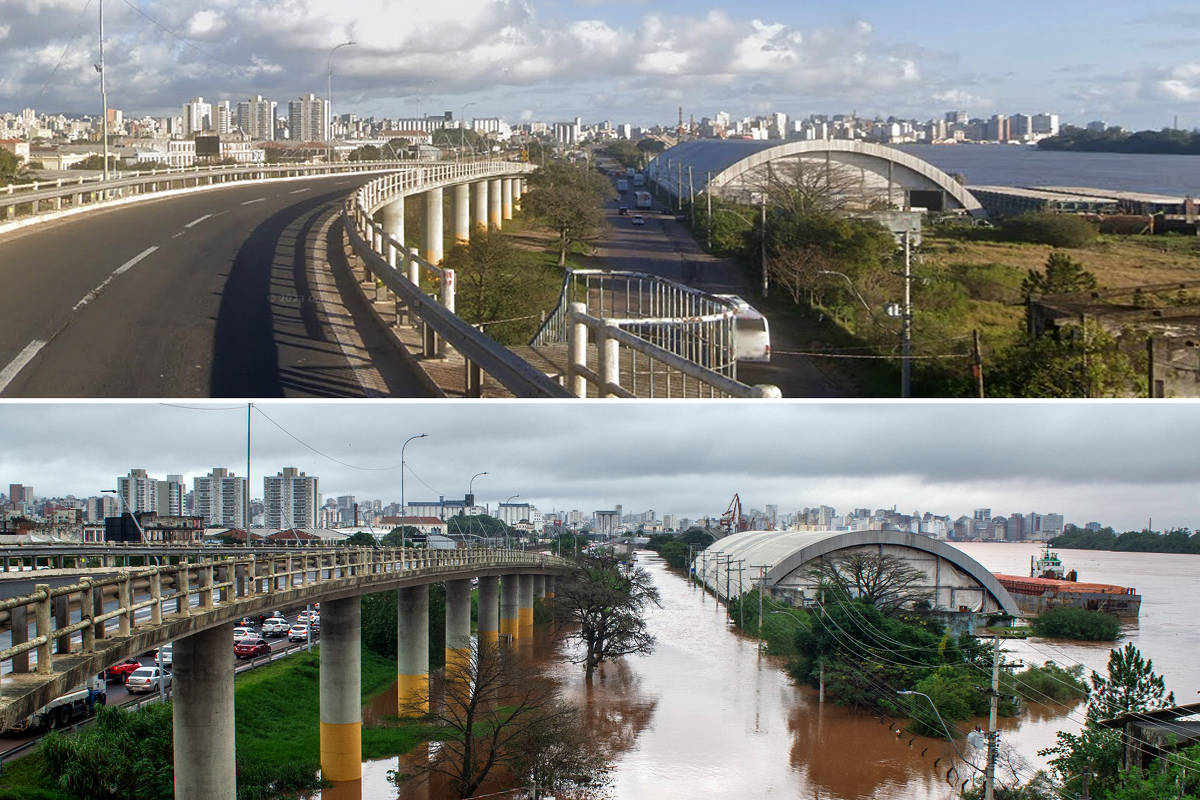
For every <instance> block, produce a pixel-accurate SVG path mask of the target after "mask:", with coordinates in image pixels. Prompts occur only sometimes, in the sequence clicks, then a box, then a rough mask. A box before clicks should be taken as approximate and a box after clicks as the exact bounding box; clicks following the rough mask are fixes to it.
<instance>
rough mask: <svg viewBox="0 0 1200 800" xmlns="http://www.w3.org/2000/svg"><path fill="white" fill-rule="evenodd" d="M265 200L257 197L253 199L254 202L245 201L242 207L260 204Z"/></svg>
mask: <svg viewBox="0 0 1200 800" xmlns="http://www.w3.org/2000/svg"><path fill="white" fill-rule="evenodd" d="M266 199H267V198H265V197H258V198H255V199H254V200H247V201H246V202H244V203H242V205H244V206H248V205H250V204H251V203H261V202H262V201H263V200H266Z"/></svg>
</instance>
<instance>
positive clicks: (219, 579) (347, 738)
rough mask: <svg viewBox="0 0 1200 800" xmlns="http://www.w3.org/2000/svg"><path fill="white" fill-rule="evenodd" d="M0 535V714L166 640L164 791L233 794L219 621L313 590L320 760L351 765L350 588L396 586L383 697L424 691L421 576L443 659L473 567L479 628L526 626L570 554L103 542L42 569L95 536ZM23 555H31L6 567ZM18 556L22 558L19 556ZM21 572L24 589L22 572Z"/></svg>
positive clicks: (351, 775)
mask: <svg viewBox="0 0 1200 800" xmlns="http://www.w3.org/2000/svg"><path fill="white" fill-rule="evenodd" d="M46 550H47V548H45V547H41V548H38V549H37V552H36V553H31V552H30V551H28V550H26V549H24V548H18V547H8V548H0V557H2V558H3V564H4V566H5V570H6V571H5V572H4V573H0V596H2V597H4V599H2V600H0V647H2V648H3V649H0V729H3V728H7V727H9V726H11V725H12V724H13V723H14V722H15V721H18V720H21V719H24V718H25V717H26V716H28V715H29V714H31V713H33V712H34V711H35V710H36V709H38V708H40V707H42V706H44V705H46V704H47V703H48V702H49V701H50V700H52V699H54V698H55V697H58V696H60V695H62V694H65V693H66V692H68V691H70V690H72V689H75V688H76V687H78V686H80V685H82V684H83V683H84V681H85V680H86V679H87V678H88V677H89V676H92V675H95V674H97V673H99V672H102V671H103V670H104V669H105V668H106V667H108V666H109V665H111V664H114V663H117V662H119V661H121V660H122V659H124V658H128V657H130V656H136V655H138V654H140V653H143V652H145V651H147V650H150V649H153V648H155V647H157V646H159V645H162V644H166V643H167V642H174V643H175V645H174V654H173V662H174V664H173V673H174V680H173V684H174V689H173V691H174V708H173V727H174V760H175V797H176V798H177V800H202V799H203V800H211V799H212V798H222V799H226V800H233V798H234V797H235V796H236V779H235V772H234V765H235V763H236V754H235V752H234V714H233V673H234V670H233V658H232V656H231V652H230V651H231V647H232V639H231V636H230V633H231V628H232V626H233V623H234V622H235V621H236V620H238V619H240V618H241V617H243V616H256V615H258V614H260V613H265V612H269V611H271V610H273V609H277V608H287V607H295V606H300V605H305V604H309V603H313V602H320V603H321V622H322V624H321V629H322V633H321V639H322V647H321V655H320V707H321V722H320V725H321V770H322V774H323V775H324V777H326V778H327V779H329V780H334V781H346V780H356V779H358V778H360V777H361V760H362V759H361V729H362V716H361V707H360V702H361V700H360V691H361V683H360V663H359V659H360V655H359V645H360V639H361V632H360V623H361V618H360V610H359V596H360V595H363V594H367V593H370V592H379V591H385V590H395V591H396V592H397V601H396V602H397V612H398V613H397V618H398V634H399V635H398V640H399V641H398V656H397V665H396V673H397V678H398V691H397V708H398V709H400V708H403V707H404V706H406V705H407V704H408V703H409V702H410V701H412V700H413V699H414V698H421V697H422V696H427V695H425V691H427V687H428V679H429V678H428V675H429V646H428V629H429V584H431V583H439V582H444V583H445V584H446V658H447V660H448V661H450V662H453V661H455V660H461V659H464V658H467V657H469V653H470V647H471V582H472V579H478V581H479V624H478V636H479V639H480V641H481V642H496V641H498V640H499V639H500V637H501V636H504V637H506V638H508V637H511V639H512V640H514V641H516V642H518V643H519V642H521V641H523V640H526V639H531V638H532V635H533V601H534V598H535V597H542V596H545V597H552V596H553V594H554V587H555V582H556V580H557V578H559V577H562V576H565V575H567V574H569V573H570V571H571V569H572V567H571V564H570V562H568V561H566V560H564V559H560V558H556V557H553V556H543V555H540V554H534V553H526V552H523V551H519V550H493V549H462V550H414V549H394V548H346V547H343V548H338V549H317V548H303V549H299V548H297V549H295V550H281V548H269V549H268V548H263V549H247V548H230V550H231V551H233V552H229V553H227V552H221V553H218V554H217V555H216V557H214V555H213V554H212V553H211V552H207V551H212V550H213V548H170V547H164V548H158V549H157V553H158V558H159V560H160V561H163V562H170V563H163V564H162V565H160V566H152V567H136V566H129V562H130V559H131V557H136V556H137V555H138V553H134V552H126V551H125V550H123V549H121V548H117V547H114V548H109V552H107V553H104V554H102V555H100V556H99V558H100V559H102V561H101V563H102V564H103V566H100V567H92V568H83V569H79V568H69V569H61V568H60V569H55V568H41V567H40V564H39V562H40V561H42V560H45V561H46V563H47V565H49V566H53V565H58V566H61V565H62V564H63V563H64V561H72V562H74V563H79V560H80V559H85V558H97V555H96V548H95V547H90V548H81V547H75V548H72V547H71V546H65V547H63V546H59V547H56V548H54V552H53V553H50V552H45V551H46ZM31 555H33V556H34V563H33V569H32V570H30V569H25V568H23V567H22V568H21V569H19V570H18V571H15V572H14V571H9V568H10V567H12V566H14V562H17V563H18V564H23V561H24V559H25V558H29V557H30V556H31ZM18 559H20V561H18ZM31 582H32V583H33V586H32V591H30V583H31Z"/></svg>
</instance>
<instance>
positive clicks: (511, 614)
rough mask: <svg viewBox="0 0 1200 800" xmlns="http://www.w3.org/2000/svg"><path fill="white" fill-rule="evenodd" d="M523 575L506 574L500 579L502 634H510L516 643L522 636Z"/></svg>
mask: <svg viewBox="0 0 1200 800" xmlns="http://www.w3.org/2000/svg"><path fill="white" fill-rule="evenodd" d="M520 609H521V576H519V575H515V574H514V575H505V576H504V577H503V578H501V579H500V635H501V636H509V637H511V638H512V641H513V643H514V644H515V643H516V641H517V638H518V637H519V636H520V630H519V628H520V615H521V612H520Z"/></svg>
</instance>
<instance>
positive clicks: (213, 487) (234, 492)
mask: <svg viewBox="0 0 1200 800" xmlns="http://www.w3.org/2000/svg"><path fill="white" fill-rule="evenodd" d="M245 497H246V479H245V478H239V477H237V476H236V475H234V474H233V473H231V472H230V471H229V470H227V469H225V468H223V467H214V468H213V470H212V472H210V473H208V474H207V475H205V476H204V477H202V478H193V479H192V513H193V514H195V515H196V516H198V517H203V519H204V522H205V524H206V525H209V526H211V527H220V528H245V527H246V518H245V517H246V515H245Z"/></svg>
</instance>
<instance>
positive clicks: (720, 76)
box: [0, 0, 1200, 129]
mask: <svg viewBox="0 0 1200 800" xmlns="http://www.w3.org/2000/svg"><path fill="white" fill-rule="evenodd" d="M84 8H85V4H84V2H75V1H74V0H39V2H20V3H18V2H15V0H0V9H3V10H4V11H5V23H4V24H3V25H0V41H2V42H4V44H5V47H4V49H3V54H2V55H0V75H3V76H4V77H2V78H0V104H3V105H5V106H6V107H7V106H10V105H11V106H12V108H13V110H16V109H19V108H21V107H26V106H32V107H37V108H41V109H59V110H78V111H80V112H86V111H88V110H89V109H91V106H94V105H98V90H97V87H96V75H95V72H94V70H93V69H92V63H93V62H94V61H96V60H97V55H98V53H97V52H96V49H97V48H96V34H95V28H96V19H95V13H94V12H95V8H93V7H90V5H89V6H88V8H89V11H88V13H87V14H86V15H85V14H83V9H84ZM272 12H273V7H272V6H270V5H269V4H267V3H266V2H265V1H263V0H251V1H250V2H247V3H243V4H238V5H237V6H225V7H217V8H206V9H204V10H200V11H196V10H195V7H194V6H191V5H189V4H183V3H181V2H179V1H178V0H157V2H150V3H147V4H144V5H143V6H142V7H141V8H140V9H139V10H137V11H135V10H134V9H133V8H131V7H129V6H125V5H122V4H110V6H109V7H108V9H107V12H106V21H105V24H106V36H107V42H108V46H107V47H106V53H105V56H106V69H107V78H108V88H109V103H110V105H111V106H112V107H117V108H128V109H131V110H136V111H138V112H139V113H156V112H158V113H161V112H164V111H167V110H168V109H177V108H178V102H179V99H180V98H185V97H191V96H198V95H204V96H209V95H212V96H213V99H214V100H221V99H229V100H233V101H237V100H238V99H244V98H245V97H246V96H253V95H256V94H263V95H266V96H270V97H273V98H274V99H276V100H281V101H284V100H287V99H290V98H294V97H296V96H300V95H303V94H306V93H308V92H311V91H314V90H315V91H317V92H322V90H323V89H324V88H325V81H326V78H327V68H328V67H329V64H330V63H331V62H330V61H329V58H328V56H329V51H330V49H331V48H332V47H333V46H334V45H336V44H338V43H340V42H342V41H346V40H349V39H353V40H355V41H356V42H357V44H356V45H355V46H353V47H348V48H343V49H342V50H341V51H339V52H338V53H337V54H336V56H335V57H334V59H333V61H332V64H333V72H334V90H335V91H334V111H335V113H356V114H359V115H363V116H370V115H373V116H392V117H408V116H416V115H417V114H418V110H419V112H420V113H426V112H431V111H432V112H440V111H442V110H453V111H455V112H456V116H457V115H458V114H457V112H458V111H459V110H460V109H461V108H463V107H464V106H466V105H468V104H473V105H474V108H475V113H476V114H479V115H483V116H500V117H504V118H506V119H510V120H513V121H514V122H517V121H522V120H527V119H531V118H534V117H536V118H539V119H542V120H554V119H558V118H570V117H572V116H574V114H575V109H577V108H588V109H589V110H591V111H592V112H593V113H595V114H597V115H598V116H600V117H601V118H605V117H608V118H611V119H613V120H619V121H629V122H632V123H633V124H637V125H652V124H655V123H664V122H670V121H672V120H673V119H674V117H675V112H676V108H677V107H678V106H680V105H682V106H683V107H684V111H685V117H687V116H693V115H694V116H695V117H696V119H699V118H700V117H701V116H706V115H712V114H715V113H716V112H717V111H718V110H722V109H724V110H728V111H730V112H731V113H734V114H735V115H737V116H743V115H746V114H751V115H752V114H756V113H764V112H766V111H769V110H776V109H778V110H783V111H785V112H787V113H789V114H792V115H798V116H806V115H808V114H811V113H849V112H851V111H857V112H858V113H859V114H861V115H864V116H874V115H876V114H882V115H885V116H887V115H895V116H897V117H900V118H920V119H924V118H931V117H936V116H938V115H940V114H941V113H943V112H944V111H945V110H947V109H950V108H963V109H965V110H967V111H968V112H969V113H971V114H972V115H973V116H976V115H977V116H985V115H990V113H994V112H995V111H1000V112H1002V113H1012V112H1014V111H1017V110H1025V111H1029V112H1032V113H1036V112H1037V111H1041V110H1046V109H1056V110H1059V111H1060V112H1061V113H1062V114H1063V119H1064V122H1074V123H1084V122H1086V121H1088V120H1091V119H1108V120H1110V121H1113V122H1115V123H1117V124H1123V125H1125V126H1127V127H1130V128H1151V129H1157V128H1161V127H1164V126H1167V125H1170V124H1171V123H1172V121H1173V119H1174V117H1175V116H1178V117H1179V119H1180V126H1181V127H1183V128H1185V129H1188V128H1191V127H1195V126H1196V125H1198V124H1200V60H1198V59H1196V57H1195V56H1194V55H1193V51H1192V49H1191V46H1192V44H1194V42H1192V41H1191V40H1190V39H1189V37H1188V36H1187V35H1186V32H1187V31H1189V30H1194V29H1197V28H1200V13H1198V12H1195V11H1191V10H1189V9H1186V8H1185V7H1183V6H1182V5H1179V6H1178V7H1177V8H1163V9H1159V10H1157V11H1155V12H1146V11H1143V10H1141V9H1136V8H1133V9H1131V8H1128V7H1126V6H1123V5H1118V4H1116V3H1100V4H1096V3H1090V4H1087V5H1086V6H1085V5H1084V4H1082V3H1077V2H1065V3H1060V4H1056V6H1055V7H1054V13H1053V14H1052V15H1049V16H1048V15H1047V13H1046V6H1045V5H1044V4H1039V5H1036V6H1035V5H1034V4H1033V3H1031V2H1026V0H1017V1H1016V2H1013V3H1010V4H1007V5H1006V6H1004V7H978V8H977V7H961V8H956V9H955V10H954V13H953V14H943V15H937V16H936V17H934V16H929V15H913V14H911V12H910V11H908V10H905V9H903V8H893V7H891V6H890V5H889V4H885V3H882V2H860V3H858V4H857V5H856V6H854V7H852V8H850V9H844V8H842V7H839V8H837V9H833V8H797V7H793V6H789V5H787V4H784V3H782V2H768V1H766V0H757V2H751V3H749V4H741V5H739V6H738V7H737V8H736V10H734V9H728V10H726V9H721V8H719V7H709V8H707V9H696V8H695V7H693V6H690V5H688V4H684V3H681V2H675V1H674V0H672V1H671V2H659V3H655V4H654V5H653V6H652V7H645V6H642V5H641V4H638V3H630V2H603V1H602V0H586V1H583V0H581V1H580V2H576V3H573V4H569V5H567V4H552V3H547V2H534V1H533V0H525V1H523V2H522V1H521V0H493V1H492V2H485V3H480V2H478V1H477V0H457V2H450V3H442V4H436V5H433V6H430V5H428V4H426V5H421V6H413V7H407V6H389V7H380V6H378V5H377V4H369V3H364V2H349V3H347V2H340V3H333V2H330V0H303V1H302V2H299V3H298V4H297V6H296V8H295V9H293V12H294V13H288V14H280V13H279V12H278V11H274V13H272ZM401 22H403V24H400V23H401ZM1016 42H1019V43H1020V48H1019V49H1020V52H1021V53H1035V54H1036V55H1037V57H1036V58H1032V59H1023V58H1018V57H1017V55H1018V53H1017V50H1016V48H1015V47H1014V43H1016ZM447 48H450V49H451V50H453V51H454V52H455V54H456V58H455V59H454V60H453V65H452V67H451V65H449V64H448V62H447V61H446V58H445V53H446V50H447ZM214 89H215V90H216V91H217V93H216V94H214ZM322 93H323V92H322ZM218 95H219V96H218Z"/></svg>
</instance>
